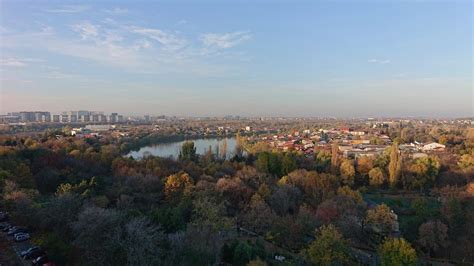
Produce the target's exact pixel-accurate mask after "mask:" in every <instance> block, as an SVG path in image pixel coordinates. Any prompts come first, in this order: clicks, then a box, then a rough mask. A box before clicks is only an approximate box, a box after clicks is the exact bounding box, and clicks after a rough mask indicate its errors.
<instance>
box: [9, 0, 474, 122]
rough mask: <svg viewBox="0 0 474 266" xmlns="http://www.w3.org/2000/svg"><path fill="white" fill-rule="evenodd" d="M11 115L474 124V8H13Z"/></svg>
mask: <svg viewBox="0 0 474 266" xmlns="http://www.w3.org/2000/svg"><path fill="white" fill-rule="evenodd" d="M0 7H1V18H0V20H1V22H0V23H1V24H0V37H1V41H0V52H1V66H0V67H1V72H0V77H1V83H0V85H1V91H0V105H1V106H0V112H1V113H7V112H16V111H25V110H26V111H33V110H45V111H52V112H59V111H65V110H81V109H88V110H103V111H106V112H120V113H123V114H164V115H181V116H222V115H243V116H335V117H349V116H350V117H356V116H376V117H379V116H428V117H463V116H472V114H473V111H474V110H473V100H474V98H473V97H474V96H473V83H472V75H473V68H472V45H473V44H472V25H473V17H472V2H471V1H455V2H454V3H453V2H415V3H411V2H410V3H409V2H402V1H391V2H389V3H384V4H381V3H376V2H374V1H347V2H337V3H329V2H326V1H314V2H309V1H308V2H297V3H293V2H287V1H280V2H276V3H274V2H272V3H270V2H266V1H259V2H256V3H249V2H245V1H244V2H233V3H230V2H229V3H219V2H216V1H205V2H201V3H197V2H186V1H185V2H179V3H172V2H168V1H166V2H145V1H143V2H139V3H135V2H127V1H118V2H109V1H107V2H101V3H95V2H83V3H81V4H77V3H72V2H64V1H48V2H46V1H41V2H37V1H36V2H33V1H2V2H1V5H0Z"/></svg>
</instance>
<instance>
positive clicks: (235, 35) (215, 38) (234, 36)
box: [201, 31, 252, 49]
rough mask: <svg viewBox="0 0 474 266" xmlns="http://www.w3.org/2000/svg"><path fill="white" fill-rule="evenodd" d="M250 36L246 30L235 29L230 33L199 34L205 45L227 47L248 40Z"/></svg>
mask: <svg viewBox="0 0 474 266" xmlns="http://www.w3.org/2000/svg"><path fill="white" fill-rule="evenodd" d="M251 37H252V36H251V35H250V33H249V32H248V31H236V32H230V33H224V34H219V33H205V34H202V35H201V41H202V43H203V44H204V45H206V46H211V47H217V48H221V49H227V48H231V47H234V46H236V45H238V44H241V43H243V42H245V41H247V40H249V39H250V38H251Z"/></svg>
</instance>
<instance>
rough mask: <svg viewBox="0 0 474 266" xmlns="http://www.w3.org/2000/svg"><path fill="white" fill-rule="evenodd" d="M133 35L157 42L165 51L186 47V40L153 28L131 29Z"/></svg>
mask: <svg viewBox="0 0 474 266" xmlns="http://www.w3.org/2000/svg"><path fill="white" fill-rule="evenodd" d="M132 32H133V33H136V34H140V35H143V36H145V37H147V38H149V39H152V40H155V41H157V42H159V43H160V44H161V45H163V47H164V48H165V49H167V50H177V49H180V48H182V47H184V46H185V45H186V40H185V39H184V38H181V37H179V36H178V35H176V34H173V33H169V32H165V31H163V30H160V29H153V28H137V27H135V28H133V29H132Z"/></svg>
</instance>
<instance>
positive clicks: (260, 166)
mask: <svg viewBox="0 0 474 266" xmlns="http://www.w3.org/2000/svg"><path fill="white" fill-rule="evenodd" d="M269 160H270V155H269V153H268V152H261V153H259V154H258V156H257V160H256V161H255V167H256V168H257V170H258V171H260V172H262V173H268V172H269V170H268V169H269Z"/></svg>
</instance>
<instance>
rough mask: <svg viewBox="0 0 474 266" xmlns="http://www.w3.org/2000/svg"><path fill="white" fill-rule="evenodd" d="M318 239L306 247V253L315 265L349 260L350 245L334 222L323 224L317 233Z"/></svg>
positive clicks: (341, 262) (340, 262)
mask: <svg viewBox="0 0 474 266" xmlns="http://www.w3.org/2000/svg"><path fill="white" fill-rule="evenodd" d="M315 237H316V239H315V240H314V241H313V242H311V243H310V244H309V246H308V248H307V249H306V255H307V256H308V259H309V261H310V262H311V263H313V264H315V265H332V264H334V263H338V264H343V263H345V262H347V261H348V258H349V247H348V244H347V241H346V240H345V239H344V238H343V236H342V234H341V233H339V231H338V230H337V229H336V227H335V226H334V225H332V224H330V225H323V226H321V227H320V228H319V229H318V230H316V233H315Z"/></svg>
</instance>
